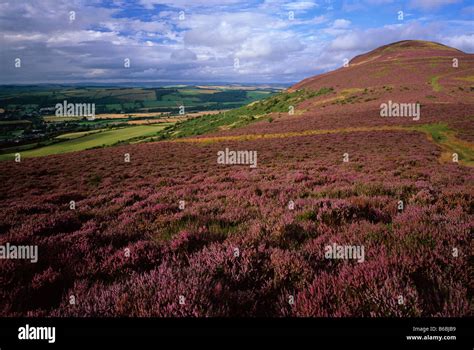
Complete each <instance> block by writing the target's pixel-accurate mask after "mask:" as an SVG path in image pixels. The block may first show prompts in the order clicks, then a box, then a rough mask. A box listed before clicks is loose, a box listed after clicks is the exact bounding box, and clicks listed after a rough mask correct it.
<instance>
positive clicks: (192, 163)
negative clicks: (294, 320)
mask: <svg viewBox="0 0 474 350" xmlns="http://www.w3.org/2000/svg"><path fill="white" fill-rule="evenodd" d="M225 147H229V149H248V150H255V151H257V152H258V157H259V161H258V167H257V168H255V169H251V168H249V167H248V166H245V165H241V166H238V165H237V166H226V167H222V166H220V165H219V164H217V163H216V156H215V155H216V153H217V152H218V151H219V150H222V149H224V148H225ZM124 153H130V154H131V155H132V157H131V159H132V160H131V162H130V163H125V162H123V154H124ZM344 153H348V155H349V162H347V163H345V162H343V154H344ZM440 153H441V151H440V149H439V148H438V147H437V146H436V145H435V144H434V143H433V142H431V141H429V140H428V139H426V138H425V137H424V135H422V134H420V133H418V132H415V131H413V132H411V131H403V132H402V131H378V132H357V133H346V134H342V133H341V134H332V135H313V136H300V137H287V138H280V139H267V140H249V141H224V142H216V143H202V144H200V143H199V144H191V143H186V142H183V143H176V142H160V143H153V144H141V145H131V146H120V147H114V148H109V149H98V150H91V151H85V152H80V153H74V154H69V155H56V156H50V157H46V158H37V159H26V160H22V162H21V163H14V162H1V163H0V180H1V181H0V198H1V201H0V208H1V210H0V230H1V234H0V245H3V244H6V243H7V242H10V243H11V244H25V245H26V244H34V245H38V250H39V253H38V254H39V259H38V262H37V263H35V264H32V263H30V262H27V261H20V260H0V284H1V285H2V288H1V290H0V301H1V302H0V315H2V316H26V315H30V316H276V317H279V316H367V317H372V316H463V315H468V314H469V305H470V303H471V297H470V296H471V294H472V293H471V291H470V290H469V284H470V281H471V279H470V276H469V264H468V261H469V257H470V252H471V249H472V246H471V237H470V235H471V234H472V231H473V228H474V221H473V219H472V215H473V196H474V189H473V186H472V185H473V183H474V174H473V172H472V169H469V168H467V167H464V166H462V165H460V164H456V163H440V162H439V156H440ZM71 201H74V202H75V209H71V208H70V202H71ZM180 201H183V204H184V206H182V207H180ZM290 201H291V202H292V203H293V206H291V205H289V203H290ZM400 201H402V203H403V205H402V208H400ZM332 244H338V245H353V246H363V247H364V251H365V259H364V262H363V263H358V262H357V261H355V260H347V259H328V258H326V257H325V254H324V251H325V247H326V246H327V245H332Z"/></svg>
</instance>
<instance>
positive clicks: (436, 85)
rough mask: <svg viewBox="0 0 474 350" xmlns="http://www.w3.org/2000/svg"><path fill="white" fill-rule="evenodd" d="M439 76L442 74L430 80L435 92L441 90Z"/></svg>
mask: <svg viewBox="0 0 474 350" xmlns="http://www.w3.org/2000/svg"><path fill="white" fill-rule="evenodd" d="M439 78H440V76H439V75H436V76H433V77H431V80H430V84H431V86H432V87H433V91H435V92H440V91H441V85H439V82H438V80H439Z"/></svg>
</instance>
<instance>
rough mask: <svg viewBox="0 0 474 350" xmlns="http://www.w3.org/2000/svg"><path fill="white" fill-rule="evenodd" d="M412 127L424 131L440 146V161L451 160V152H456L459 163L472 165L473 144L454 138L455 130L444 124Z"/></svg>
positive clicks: (473, 159)
mask: <svg viewBox="0 0 474 350" xmlns="http://www.w3.org/2000/svg"><path fill="white" fill-rule="evenodd" d="M413 129H415V130H418V131H422V132H424V133H426V134H427V135H428V137H429V138H430V139H431V140H433V141H434V142H436V143H437V144H439V145H440V146H441V147H442V149H443V154H442V155H441V160H442V161H444V162H451V161H452V155H453V153H457V154H458V156H459V162H460V163H462V164H464V165H467V166H471V167H472V166H474V145H473V144H472V143H470V142H468V141H464V140H460V139H458V138H456V136H455V132H454V131H453V130H451V129H450V128H449V127H448V126H447V125H446V124H444V123H438V124H425V125H421V126H418V127H416V128H413Z"/></svg>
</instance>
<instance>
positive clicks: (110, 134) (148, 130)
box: [0, 123, 171, 160]
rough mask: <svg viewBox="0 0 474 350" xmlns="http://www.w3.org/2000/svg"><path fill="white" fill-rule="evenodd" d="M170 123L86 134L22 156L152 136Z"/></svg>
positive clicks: (9, 157)
mask: <svg viewBox="0 0 474 350" xmlns="http://www.w3.org/2000/svg"><path fill="white" fill-rule="evenodd" d="M170 124H171V123H161V124H159V125H157V124H154V125H138V126H131V127H126V128H119V129H112V130H107V131H103V132H98V133H92V134H89V135H86V136H82V137H77V138H73V139H70V140H67V141H63V142H58V143H55V144H52V145H49V146H45V147H41V148H37V149H32V150H27V151H24V152H21V157H22V158H29V157H42V156H47V155H51V154H60V153H68V152H75V151H82V150H86V149H90V148H95V147H102V146H111V145H113V144H116V143H118V142H121V141H127V140H131V139H136V138H141V137H149V136H152V135H154V134H156V133H157V132H158V131H160V130H163V129H164V128H165V127H167V126H169V125H170ZM14 156H15V154H14V153H9V154H2V155H0V160H7V159H14Z"/></svg>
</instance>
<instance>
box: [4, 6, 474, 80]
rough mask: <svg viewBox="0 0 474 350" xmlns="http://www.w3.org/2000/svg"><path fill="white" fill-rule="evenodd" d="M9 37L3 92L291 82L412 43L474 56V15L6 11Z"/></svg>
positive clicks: (467, 9)
mask: <svg viewBox="0 0 474 350" xmlns="http://www.w3.org/2000/svg"><path fill="white" fill-rule="evenodd" d="M399 11H403V20H401V19H399ZM0 33H1V34H0V84H5V83H8V84H11V83H48V82H81V81H82V82H122V81H137V82H139V81H162V82H164V81H166V82H200V83H205V82H241V83H244V82H246V83H264V82H272V83H284V82H287V83H288V82H297V81H299V80H301V79H303V78H305V77H308V76H312V75H315V74H318V73H321V72H324V71H328V70H331V69H334V68H337V67H339V66H341V65H342V64H343V61H344V59H345V58H348V59H350V58H352V57H354V56H355V55H357V54H360V53H363V52H366V51H368V50H371V49H374V48H376V47H378V46H380V45H384V44H388V43H391V42H394V41H398V40H404V39H424V40H433V41H438V42H441V43H443V44H446V45H450V46H453V47H456V48H458V49H461V50H463V51H465V52H469V53H474V5H473V2H472V1H460V0H407V1H397V0H344V1H335V0H317V1H316V0H301V1H298V0H293V1H291V0H290V1H287V0H250V1H244V0H200V1H196V0H130V1H125V0H116V1H113V0H75V1H74V0H71V1H62V0H41V1H36V0H30V1H24V0H0ZM18 59H20V60H21V61H19V60H18ZM128 63H129V64H128ZM15 65H16V66H18V65H20V67H15Z"/></svg>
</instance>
